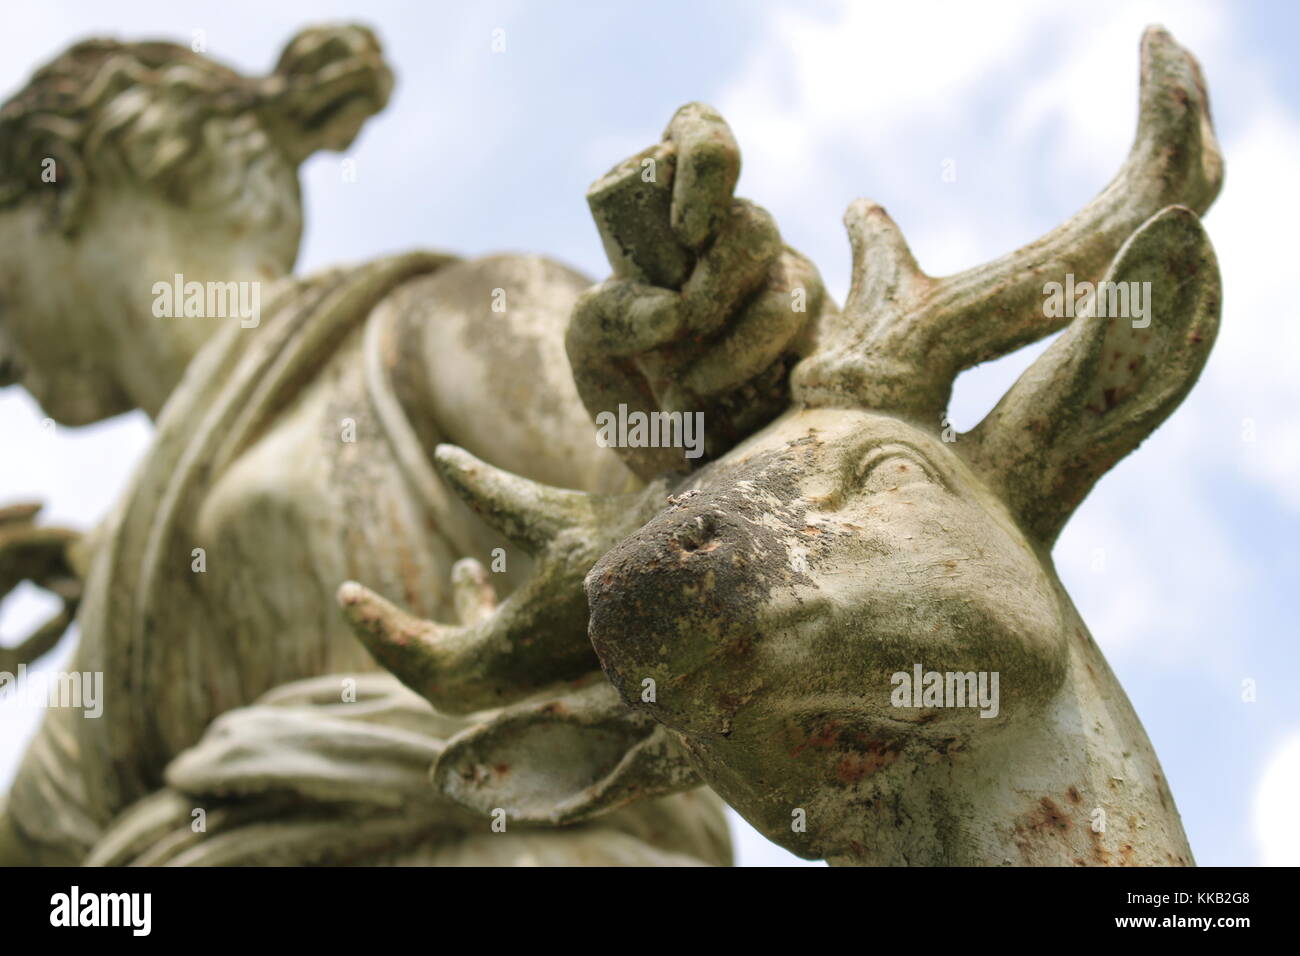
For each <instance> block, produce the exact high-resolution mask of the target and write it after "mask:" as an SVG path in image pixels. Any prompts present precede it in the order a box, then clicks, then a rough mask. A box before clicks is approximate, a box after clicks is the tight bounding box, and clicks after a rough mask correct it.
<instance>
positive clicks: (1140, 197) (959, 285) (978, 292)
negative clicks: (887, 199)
mask: <svg viewBox="0 0 1300 956" xmlns="http://www.w3.org/2000/svg"><path fill="white" fill-rule="evenodd" d="M1222 181H1223V158H1222V155H1221V154H1220V152H1219V147H1218V143H1217V141H1216V140H1215V136H1214V129H1213V125H1212V123H1211V120H1210V108H1209V98H1208V95H1207V94H1206V90H1205V83H1204V80H1203V79H1202V77H1201V70H1200V67H1199V66H1198V65H1197V62H1196V60H1195V59H1194V58H1193V57H1192V55H1191V54H1190V53H1188V52H1187V51H1186V50H1184V49H1183V48H1182V47H1180V46H1179V45H1178V44H1177V43H1176V42H1174V39H1173V37H1171V36H1170V35H1169V33H1168V32H1166V31H1165V30H1163V29H1162V28H1159V27H1149V28H1148V29H1147V31H1146V33H1145V34H1144V35H1143V37H1142V66H1141V94H1140V101H1139V113H1138V131H1137V138H1136V141H1135V142H1134V144H1133V148H1132V150H1131V151H1130V153H1129V156H1128V159H1127V160H1126V161H1125V163H1124V165H1123V167H1122V168H1121V169H1120V171H1119V174H1118V175H1117V176H1116V177H1115V178H1114V179H1113V180H1112V181H1111V183H1110V185H1109V186H1107V187H1106V188H1105V189H1104V190H1103V191H1102V192H1101V193H1100V194H1099V195H1098V196H1097V197H1096V198H1095V199H1093V200H1092V201H1091V202H1090V203H1088V205H1086V206H1085V207H1084V208H1083V209H1082V210H1080V211H1079V212H1078V213H1077V214H1076V215H1075V216H1074V217H1073V218H1071V219H1070V220H1069V221H1068V222H1066V223H1064V224H1063V225H1061V226H1058V227H1057V228H1056V229H1054V230H1052V231H1051V232H1049V233H1047V234H1046V235H1045V236H1042V237H1041V238H1039V239H1037V240H1036V241H1034V242H1032V243H1030V244H1029V245H1027V246H1024V247H1023V248H1021V249H1018V250H1017V251H1015V252H1013V253H1011V254H1010V255H1006V256H1003V257H1002V258H1001V259H997V260H994V261H993V262H990V263H986V264H984V265H981V266H977V267H976V268H973V269H968V270H967V271H965V272H960V273H958V274H956V275H953V276H949V277H947V278H941V279H940V278H933V277H931V276H927V275H926V274H925V273H924V272H922V271H921V269H920V268H919V267H918V266H917V264H916V260H915V258H913V256H912V252H911V250H910V249H909V248H908V246H907V242H906V241H905V240H904V238H903V236H902V233H901V232H900V231H899V229H898V226H897V225H895V223H894V221H893V220H892V219H890V218H889V215H888V214H887V213H886V212H885V210H884V209H883V208H881V207H880V206H878V205H876V204H874V203H871V202H867V201H865V200H858V201H857V202H855V203H853V205H851V206H850V207H849V210H848V212H847V213H846V215H845V217H844V221H845V226H846V227H847V229H848V232H849V239H850V242H851V243H852V247H853V274H852V287H851V289H850V292H849V297H848V300H847V302H846V303H845V307H844V312H843V314H842V315H840V316H838V317H835V316H830V317H828V319H827V326H826V327H825V328H824V329H823V330H822V334H821V344H820V345H819V349H818V352H817V353H816V354H815V355H813V356H812V357H810V358H809V359H807V360H805V361H804V362H803V363H802V364H801V365H800V366H799V367H798V368H797V369H796V370H795V372H794V377H793V386H794V390H795V395H796V397H797V398H799V399H802V400H803V401H805V402H807V403H808V404H813V405H844V404H846V403H853V404H865V405H867V406H868V407H871V408H887V409H890V410H893V411H896V412H899V413H903V414H909V415H913V416H915V417H916V418H917V419H918V420H919V421H924V422H934V421H937V420H938V417H939V415H940V414H941V413H942V412H943V410H944V409H945V408H946V407H947V403H948V398H949V394H950V391H951V388H952V381H953V379H954V378H955V377H956V376H957V374H958V373H959V372H961V371H962V370H963V369H967V368H970V367H971V366H973V365H978V364H979V363H980V362H984V361H988V360H989V359H991V358H996V357H997V356H999V355H1004V354H1006V353H1008V352H1011V351H1014V350H1015V349H1017V348H1020V347H1021V346H1023V345H1027V344H1028V343H1030V342H1033V341H1035V340H1037V339H1040V338H1042V337H1043V336H1046V335H1050V334H1051V333H1052V332H1055V331H1057V330H1058V329H1060V328H1061V327H1062V326H1064V325H1065V323H1066V322H1067V321H1068V320H1067V319H1065V318H1051V317H1046V316H1045V315H1044V314H1043V313H1044V310H1043V285H1044V282H1045V281H1048V280H1050V279H1052V278H1055V277H1061V276H1064V275H1065V274H1066V273H1073V274H1075V275H1077V276H1079V277H1080V279H1081V280H1082V279H1085V278H1086V279H1089V280H1091V279H1095V278H1097V277H1098V276H1099V275H1100V274H1101V273H1102V271H1103V270H1104V269H1105V267H1106V265H1107V264H1108V263H1109V261H1110V260H1111V259H1112V258H1113V257H1114V255H1115V253H1116V252H1117V251H1118V249H1119V248H1120V246H1121V245H1122V244H1123V243H1124V241H1125V240H1126V239H1127V238H1128V236H1129V235H1130V234H1131V233H1132V232H1133V231H1134V230H1135V229H1136V228H1137V227H1138V226H1140V225H1141V224H1142V223H1143V222H1145V221H1146V220H1147V219H1149V218H1150V217H1151V216H1152V215H1154V214H1155V213H1157V212H1159V211H1160V210H1161V209H1163V208H1165V207H1167V206H1171V205H1183V206H1188V207H1190V208H1191V209H1193V210H1195V211H1196V212H1197V213H1203V212H1204V211H1205V210H1206V209H1207V208H1209V206H1210V204H1211V203H1212V202H1213V201H1214V198H1215V196H1217V195H1218V192H1219V187H1220V185H1221V184H1222Z"/></svg>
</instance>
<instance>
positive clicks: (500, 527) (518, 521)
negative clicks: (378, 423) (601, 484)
mask: <svg viewBox="0 0 1300 956" xmlns="http://www.w3.org/2000/svg"><path fill="white" fill-rule="evenodd" d="M434 461H435V462H436V463H437V465H438V470H439V471H440V472H441V473H442V476H443V478H445V479H446V480H447V483H448V484H449V485H451V487H452V489H453V490H454V491H455V492H456V494H457V495H459V496H460V498H461V499H462V500H463V501H464V502H465V503H466V504H467V505H469V506H470V508H472V509H473V510H474V513H475V514H477V515H478V516H479V517H481V518H482V519H483V520H484V521H486V522H487V523H488V524H490V525H491V526H492V527H493V528H495V529H496V530H497V531H500V532H501V533H502V534H503V535H505V536H506V537H507V538H508V539H510V540H511V541H513V542H514V543H515V544H517V545H519V546H520V547H521V548H524V549H525V550H526V551H528V552H529V553H530V554H535V553H537V552H538V551H540V550H542V549H543V548H545V547H546V545H547V544H548V543H549V542H551V541H553V540H554V539H555V537H556V536H557V535H558V534H559V533H560V532H561V531H563V530H564V529H565V528H571V527H573V526H575V525H578V524H586V523H589V522H590V520H591V518H592V515H593V513H594V512H595V511H596V510H597V506H596V503H597V501H598V500H599V499H600V498H601V497H602V496H599V495H592V494H588V493H587V492H584V491H569V490H568V489H565V488H555V487H553V486H551V485H543V484H540V483H538V482H536V481H530V480H529V479H527V478H521V477H519V476H518V475H515V474H511V473H510V472H508V471H504V470H502V469H500V468H496V467H494V466H492V465H489V464H488V463H487V462H485V461H483V460H482V459H479V458H476V457H474V456H473V455H471V454H470V453H469V452H467V451H465V449H463V448H460V447H458V446H456V445H439V446H438V447H437V449H436V450H435V451H434Z"/></svg>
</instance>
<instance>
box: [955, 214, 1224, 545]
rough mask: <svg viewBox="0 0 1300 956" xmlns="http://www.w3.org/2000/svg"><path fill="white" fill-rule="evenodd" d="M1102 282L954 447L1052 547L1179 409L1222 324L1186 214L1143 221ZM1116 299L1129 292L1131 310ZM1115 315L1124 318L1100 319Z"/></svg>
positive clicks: (1207, 267) (1202, 238)
mask: <svg viewBox="0 0 1300 956" xmlns="http://www.w3.org/2000/svg"><path fill="white" fill-rule="evenodd" d="M1062 278H1064V277H1062ZM1103 283H1113V285H1111V284H1102V285H1099V286H1098V290H1099V291H1098V292H1097V294H1095V295H1094V296H1093V299H1092V302H1091V303H1090V304H1089V305H1087V307H1086V309H1085V311H1084V312H1083V313H1082V314H1080V315H1079V317H1078V318H1076V319H1075V320H1074V321H1073V323H1071V325H1070V326H1069V328H1067V329H1066V331H1065V332H1064V333H1062V335H1061V336H1060V338H1058V339H1057V340H1056V341H1055V342H1053V343H1052V345H1051V346H1050V347H1049V348H1048V349H1047V351H1046V352H1044V353H1043V355H1042V356H1040V357H1039V358H1038V360H1037V361H1036V362H1034V364H1033V365H1032V366H1030V367H1029V369H1028V370H1027V371H1026V372H1025V373H1024V375H1022V376H1021V377H1020V379H1019V380H1018V381H1017V382H1016V384H1015V385H1013V386H1012V387H1011V389H1010V391H1008V392H1007V394H1006V395H1005V396H1003V398H1002V401H1000V402H999V403H998V405H997V407H996V408H994V409H993V411H992V412H990V413H989V414H988V416H987V417H986V418H985V419H984V420H983V421H982V422H980V424H979V425H978V426H976V428H975V429H974V430H973V431H972V432H971V433H970V435H969V436H968V437H969V438H970V439H971V440H970V441H969V442H959V443H958V445H959V447H961V446H963V445H965V446H966V453H967V454H968V456H969V458H970V459H971V461H972V463H973V464H975V466H976V467H977V468H978V469H979V470H980V471H981V472H982V473H983V475H984V478H985V480H986V482H987V483H988V484H989V485H990V486H992V487H993V488H994V489H995V490H996V491H998V492H999V493H1000V494H1001V496H1002V498H1003V500H1004V501H1006V502H1007V504H1008V506H1009V507H1010V508H1011V510H1012V512H1013V513H1014V514H1015V515H1016V517H1017V518H1018V519H1019V521H1020V524H1021V526H1022V527H1023V528H1024V529H1025V530H1026V531H1027V532H1029V533H1030V534H1031V535H1033V536H1034V537H1036V538H1037V539H1038V540H1039V541H1040V542H1042V543H1043V544H1044V545H1048V546H1050V545H1051V543H1052V542H1053V541H1055V540H1056V536H1057V535H1058V534H1059V533H1060V530H1061V528H1062V527H1063V526H1064V524H1065V522H1066V521H1067V520H1068V519H1069V517H1070V515H1071V514H1072V513H1073V512H1074V509H1075V508H1077V507H1078V505H1079V502H1081V501H1082V500H1083V498H1084V496H1085V495H1087V494H1088V492H1089V491H1090V490H1091V489H1092V486H1093V484H1095V483H1096V481H1097V479H1098V478H1100V477H1101V476H1102V475H1103V474H1105V473H1106V472H1107V471H1109V470H1110V469H1111V468H1112V467H1113V466H1114V465H1115V463H1116V462H1117V461H1119V460H1120V459H1121V458H1123V457H1124V456H1125V455H1127V454H1128V453H1129V452H1130V451H1132V450H1133V449H1134V448H1136V447H1137V446H1138V445H1139V444H1140V443H1141V442H1142V441H1143V439H1145V438H1146V437H1147V435H1149V434H1151V432H1152V431H1154V430H1155V428H1156V427H1157V426H1158V425H1159V424H1160V423H1161V422H1162V421H1164V420H1165V418H1166V417H1167V416H1168V415H1169V414H1170V412H1172V411H1173V410H1174V409H1175V408H1177V407H1178V404H1179V402H1181V401H1182V400H1183V397H1184V396H1185V395H1186V394H1187V392H1188V390H1189V389H1191V387H1192V385H1193V383H1195V381H1196V379H1197V376H1199V375H1200V373H1201V369H1202V367H1203V366H1204V365H1205V360H1206V357H1207V356H1208V355H1209V352H1210V347H1211V345H1213V343H1214V336H1215V334H1216V332H1217V331H1218V327H1219V305H1220V285H1219V266H1218V262H1217V261H1216V259H1215V256H1214V249H1213V248H1212V247H1211V245H1210V240H1209V237H1208V236H1207V235H1206V234H1205V230H1204V229H1203V228H1202V226H1201V222H1200V219H1198V218H1197V216H1196V214H1195V213H1194V212H1192V211H1191V210H1190V209H1186V208H1184V207H1182V206H1170V207H1168V208H1166V209H1163V210H1161V211H1160V212H1158V213H1156V214H1155V215H1154V216H1152V217H1151V218H1150V219H1148V220H1147V221H1146V222H1145V223H1143V224H1142V225H1141V226H1140V227H1139V228H1138V229H1137V230H1136V231H1135V232H1134V233H1133V234H1132V235H1131V236H1130V237H1129V239H1128V241H1127V242H1125V244H1124V246H1123V247H1122V248H1121V249H1120V251H1119V253H1118V254H1117V255H1116V256H1115V260H1114V262H1113V263H1112V264H1111V267H1110V270H1109V271H1108V272H1107V274H1106V278H1105V279H1104V280H1103ZM1120 283H1123V284H1125V285H1120ZM1134 283H1136V285H1133V284H1134ZM1121 290H1127V291H1128V292H1129V293H1130V295H1129V298H1128V309H1127V310H1123V309H1122V304H1123V299H1124V297H1123V295H1122V292H1121ZM1112 293H1113V294H1112ZM1134 293H1136V297H1135V296H1134V295H1133V294H1134ZM1045 298H1046V294H1045ZM1116 306H1121V308H1119V309H1117V308H1116ZM1117 311H1126V312H1127V316H1126V317H1106V316H1114V315H1115V313H1116V312H1117Z"/></svg>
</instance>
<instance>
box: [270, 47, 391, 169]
mask: <svg viewBox="0 0 1300 956" xmlns="http://www.w3.org/2000/svg"><path fill="white" fill-rule="evenodd" d="M262 82H263V90H262V94H263V95H262V99H263V105H262V112H263V116H264V119H265V122H266V126H267V129H268V131H269V132H270V133H271V134H272V136H273V137H274V138H275V139H276V140H277V142H278V143H279V144H280V146H281V148H283V149H284V150H286V151H287V152H288V153H289V154H290V156H292V157H293V158H294V159H295V160H297V161H301V160H303V159H305V158H306V157H307V156H309V155H310V154H311V153H313V152H315V151H316V150H318V149H331V150H341V149H346V148H347V147H348V146H349V145H351V143H352V141H353V139H355V138H356V135H357V133H358V132H359V131H360V129H361V125H362V124H363V123H364V122H365V121H366V120H367V119H368V118H369V117H371V116H373V115H374V114H375V113H377V112H379V111H380V110H381V109H383V108H384V106H386V105H387V103H388V97H389V94H390V93H392V90H393V72H392V70H390V69H389V67H388V64H387V63H386V62H385V61H384V55H383V50H382V49H381V48H380V46H379V40H378V38H376V36H375V34H374V33H373V32H372V31H371V30H369V29H367V28H366V27H363V26H360V25H357V24H334V25H328V26H319V27H309V28H308V29H306V30H303V31H301V32H300V33H298V34H297V35H296V36H294V38H293V39H292V40H290V41H289V43H288V45H287V46H286V47H285V48H284V52H283V53H281V54H280V60H279V62H278V63H276V65H275V70H274V72H272V73H271V75H270V76H268V77H266V79H265V80H263V81H262Z"/></svg>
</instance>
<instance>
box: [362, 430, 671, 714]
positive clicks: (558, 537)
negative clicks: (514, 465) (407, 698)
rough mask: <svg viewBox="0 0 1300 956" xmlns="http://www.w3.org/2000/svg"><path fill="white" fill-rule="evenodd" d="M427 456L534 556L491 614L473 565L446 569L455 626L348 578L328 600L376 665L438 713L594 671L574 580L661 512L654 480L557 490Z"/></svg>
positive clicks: (515, 696) (476, 463)
mask: <svg viewBox="0 0 1300 956" xmlns="http://www.w3.org/2000/svg"><path fill="white" fill-rule="evenodd" d="M435 458H436V461H437V463H438V466H439V468H440V469H441V471H442V473H443V475H444V477H445V478H446V479H447V481H448V483H449V484H451V486H452V487H453V488H454V489H455V490H456V492H457V493H458V494H459V495H460V496H461V497H462V498H463V499H464V500H465V502H466V503H467V504H468V505H469V506H470V507H471V508H473V509H474V511H475V512H477V513H478V514H479V515H481V516H482V517H483V519H484V520H485V521H487V522H488V523H489V524H491V525H492V526H493V527H495V528H496V529H497V530H499V531H500V532H501V533H502V534H504V535H505V536H506V537H507V538H509V539H510V540H511V541H514V542H515V543H517V544H518V545H519V546H520V547H522V548H524V549H526V550H528V551H529V552H530V553H532V554H533V555H534V556H535V559H536V560H535V564H534V565H533V568H532V569H531V571H530V572H529V576H528V577H527V579H526V580H525V581H524V582H523V584H522V585H521V586H520V587H519V588H518V589H517V590H516V591H514V592H513V593H512V594H510V595H509V597H507V598H506V599H505V600H504V601H502V602H501V604H500V605H499V606H497V605H496V598H495V594H494V592H493V589H492V586H491V583H490V580H489V578H488V575H487V572H486V571H484V569H483V568H482V566H481V565H479V564H478V562H476V561H472V560H464V561H461V562H458V563H457V565H456V567H455V568H453V571H452V585H453V592H454V593H453V599H454V603H455V605H456V608H457V614H458V616H459V617H460V623H459V624H458V625H453V624H440V623H438V622H435V621H427V620H422V619H420V618H417V617H414V616H412V615H410V614H408V613H406V612H405V611H403V610H401V609H400V608H398V607H397V606H396V605H394V604H392V603H390V602H389V601H386V600H385V599H384V598H382V597H380V596H379V595H378V594H376V593H375V592H373V591H371V590H369V589H368V588H365V587H363V586H362V585H360V584H357V583H356V582H354V581H349V582H347V583H345V584H344V585H343V586H342V587H341V588H339V594H338V600H339V604H340V605H341V606H342V608H343V613H344V617H345V618H346V619H347V620H348V622H349V623H350V624H351V625H352V629H353V631H354V632H355V633H356V635H357V637H359V638H360V639H361V641H362V643H363V644H365V645H366V647H367V648H368V649H369V650H370V653H371V654H372V655H373V656H374V658H375V660H376V661H378V662H379V663H380V664H382V665H383V666H384V667H386V668H387V669H388V670H390V671H391V672H392V673H393V674H394V675H396V676H397V678H398V679H399V680H401V681H402V682H403V683H404V684H406V685H407V686H408V687H410V688H411V689H412V690H414V691H415V692H416V693H418V694H420V695H421V696H423V697H424V698H425V699H426V700H428V701H429V702H430V703H432V704H433V705H434V707H436V708H437V709H438V710H441V711H443V712H445V713H470V712H473V711H477V710H484V709H487V708H491V707H499V706H501V705H503V704H508V703H511V702H513V701H515V700H519V699H520V698H523V697H525V696H527V695H528V694H530V693H533V692H534V691H536V690H539V689H541V688H542V687H545V686H546V685H548V684H552V683H555V682H556V681H564V680H573V679H575V678H577V677H580V676H582V675H583V674H586V673H589V672H591V671H593V670H596V669H597V668H598V667H599V666H600V664H599V662H598V661H597V659H596V657H595V654H594V652H593V651H592V649H591V643H590V641H589V640H588V639H587V598H586V592H585V591H584V590H583V585H582V582H583V578H584V577H585V576H586V574H587V572H588V571H589V570H591V567H592V565H594V564H595V563H596V561H597V560H598V559H599V558H600V557H601V555H603V554H604V553H605V552H606V551H607V550H609V549H610V548H611V547H613V546H614V545H615V544H616V543H617V542H618V541H619V540H621V539H622V538H624V537H626V536H627V535H628V534H630V533H631V532H632V531H633V530H634V529H635V528H637V527H639V526H640V525H641V524H642V523H643V522H644V521H645V520H647V519H648V518H649V517H650V515H651V514H653V513H654V512H655V511H656V510H658V509H659V508H660V507H661V506H662V504H663V498H664V493H665V486H664V483H663V482H656V483H655V484H652V485H651V486H649V487H648V488H646V489H644V490H643V491H639V492H635V493H631V494H626V495H592V494H587V493H585V492H580V491H567V490H565V489H562V488H554V487H551V486H549V485H543V484H539V483H537V482H534V481H530V480H528V479H527V478H521V477H519V476H518V475H513V474H511V473H510V472H507V471H503V470H501V469H500V468H494V467H493V466H491V465H489V464H487V463H486V462H484V461H481V460H479V459H478V458H475V457H474V456H473V455H471V454H470V453H469V452H467V451H465V450H464V449H461V448H457V447H455V446H454V445H440V446H438V449H437V451H436V453H435Z"/></svg>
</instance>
